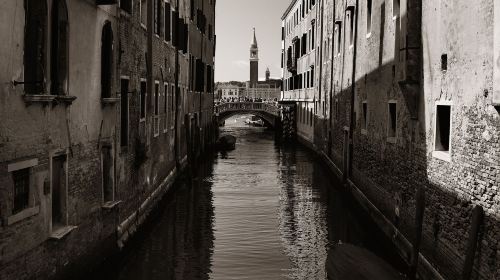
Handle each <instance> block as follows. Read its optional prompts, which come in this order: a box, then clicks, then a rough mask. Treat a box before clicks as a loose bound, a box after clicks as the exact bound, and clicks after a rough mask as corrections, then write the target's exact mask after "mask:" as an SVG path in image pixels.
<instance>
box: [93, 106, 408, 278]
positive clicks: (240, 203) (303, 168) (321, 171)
mask: <svg viewBox="0 0 500 280" xmlns="http://www.w3.org/2000/svg"><path fill="white" fill-rule="evenodd" d="M247 118H248V116H238V117H236V118H232V119H229V120H228V121H226V126H225V127H224V128H222V130H221V133H222V134H224V133H229V134H232V135H234V136H236V137H237V139H238V140H237V145H236V150H234V151H230V152H228V153H218V154H216V155H214V156H213V158H211V159H208V160H206V162H205V163H204V164H203V165H202V166H200V167H199V168H198V172H197V174H196V175H195V176H192V177H191V178H189V177H187V176H186V178H184V179H182V180H180V181H179V182H178V183H177V184H176V186H175V190H174V191H172V193H170V194H169V195H168V197H167V198H166V199H165V201H164V202H163V204H162V206H161V207H160V209H158V211H156V214H155V215H154V217H153V218H152V219H151V220H150V221H149V222H148V225H147V226H146V227H145V228H144V229H143V230H142V232H141V233H140V234H139V237H137V238H135V240H134V241H133V242H131V244H129V245H128V246H127V249H126V250H125V251H124V252H123V253H122V254H120V255H119V256H118V257H115V258H114V260H113V261H112V262H108V263H106V264H105V265H103V267H102V268H100V269H99V270H98V272H97V273H98V274H99V276H100V277H101V278H102V279H117V280H118V279H148V280H149V279H150V280H156V279H158V280H159V279H179V280H191V279H193V280H197V279H216V280H218V279H222V280H226V279H228V280H229V279H235V280H240V279H255V280H265V279H269V280H277V279H297V280H299V279H300V280H302V279H303V280H314V279H319V280H324V279H327V277H326V272H325V262H326V259H327V254H328V249H329V248H330V247H332V246H337V245H338V244H339V243H341V244H347V243H349V244H353V245H355V246H356V247H359V248H362V250H365V249H366V250H367V251H370V252H372V253H373V254H375V255H377V256H379V257H380V258H381V259H384V260H386V261H387V262H389V263H391V264H392V265H393V266H394V267H396V268H398V267H402V266H401V265H400V262H399V261H398V259H397V257H396V255H395V253H394V250H392V248H391V247H390V245H389V242H388V241H387V240H385V239H384V238H383V237H382V235H381V234H379V233H378V232H377V231H376V230H375V229H374V227H373V225H372V224H371V223H370V221H368V220H367V219H366V217H364V216H363V214H362V213H361V212H360V211H359V209H357V208H356V206H355V204H354V203H352V202H351V201H350V200H349V198H347V197H345V195H344V194H343V193H342V192H341V191H340V184H339V182H338V181H336V180H335V179H333V178H331V176H330V175H329V174H328V172H327V170H326V169H325V168H324V167H323V165H322V164H321V162H319V161H318V160H317V159H316V158H315V157H314V155H313V154H312V153H311V152H310V151H309V150H307V149H305V148H303V147H300V146H296V145H294V146H283V145H280V144H277V143H276V141H275V139H274V133H273V132H272V131H268V130H266V129H265V128H256V127H248V126H245V124H244V121H245V120H246V119H247ZM341 263H342V260H339V264H340V265H342V264H341Z"/></svg>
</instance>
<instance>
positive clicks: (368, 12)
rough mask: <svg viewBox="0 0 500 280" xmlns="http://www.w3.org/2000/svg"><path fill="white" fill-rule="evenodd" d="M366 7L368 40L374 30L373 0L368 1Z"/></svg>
mask: <svg viewBox="0 0 500 280" xmlns="http://www.w3.org/2000/svg"><path fill="white" fill-rule="evenodd" d="M368 1H370V2H368ZM369 3H370V4H371V5H370V9H368V4H369ZM365 7H366V38H370V37H371V36H372V29H373V0H367V1H366V6H365Z"/></svg>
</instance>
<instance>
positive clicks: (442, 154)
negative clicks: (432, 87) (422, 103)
mask: <svg viewBox="0 0 500 280" xmlns="http://www.w3.org/2000/svg"><path fill="white" fill-rule="evenodd" d="M438 106H449V107H450V136H449V137H450V139H449V141H450V142H449V144H448V147H449V148H448V151H436V137H437V131H436V128H437V117H438V114H437V107H438ZM432 129H433V132H434V135H433V139H432V157H434V158H437V159H440V160H442V161H446V162H451V151H452V148H453V147H452V142H453V141H452V135H453V133H452V132H453V102H452V101H448V100H438V101H436V102H435V104H434V120H433V127H432Z"/></svg>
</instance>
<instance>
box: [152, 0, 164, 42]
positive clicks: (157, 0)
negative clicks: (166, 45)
mask: <svg viewBox="0 0 500 280" xmlns="http://www.w3.org/2000/svg"><path fill="white" fill-rule="evenodd" d="M162 2H163V0H155V3H154V4H155V10H154V14H155V26H154V31H155V34H156V35H158V36H160V34H161V12H162V10H163V9H162V6H161V3H162Z"/></svg>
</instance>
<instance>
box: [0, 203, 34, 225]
mask: <svg viewBox="0 0 500 280" xmlns="http://www.w3.org/2000/svg"><path fill="white" fill-rule="evenodd" d="M38 213H40V206H35V207H32V208H27V209H24V210H23V211H21V212H19V213H17V214H14V215H12V216H10V217H8V218H7V220H6V225H8V226H10V225H13V224H15V223H17V222H20V221H22V220H25V219H28V218H29V217H33V216H35V215H37V214H38Z"/></svg>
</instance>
